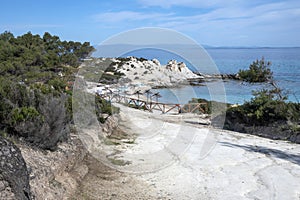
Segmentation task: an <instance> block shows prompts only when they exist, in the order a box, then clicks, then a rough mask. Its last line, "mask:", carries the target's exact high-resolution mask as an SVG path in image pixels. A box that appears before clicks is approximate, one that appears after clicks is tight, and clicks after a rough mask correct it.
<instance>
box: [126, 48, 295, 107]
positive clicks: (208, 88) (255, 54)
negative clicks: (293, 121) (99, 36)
mask: <svg viewBox="0 0 300 200" xmlns="http://www.w3.org/2000/svg"><path fill="white" fill-rule="evenodd" d="M206 51H207V53H208V55H209V56H210V57H211V58H212V60H213V62H214V63H215V64H216V66H217V68H218V70H219V72H220V73H225V74H226V73H237V72H238V70H239V69H246V68H248V67H249V65H250V64H251V63H252V62H253V61H254V60H256V59H260V58H262V57H264V58H265V60H267V61H271V62H272V66H271V69H272V71H273V73H274V74H273V75H274V79H275V80H276V82H277V84H278V85H279V86H280V87H281V88H283V89H284V90H285V92H286V93H287V95H288V97H289V100H290V101H293V102H298V100H300V48H240V49H237V48H232V49H230V48H209V49H206ZM191 52H192V50H191ZM128 55H132V56H137V57H144V58H147V59H153V58H157V59H158V60H159V61H160V62H161V63H162V64H166V63H167V62H168V61H169V60H170V59H176V60H178V61H184V62H185V63H187V66H188V67H189V68H190V69H192V70H194V71H199V72H202V73H206V74H213V73H215V69H211V68H207V67H205V66H193V65H191V64H190V62H189V61H186V60H185V59H183V58H182V57H180V56H179V55H175V54H173V53H169V52H165V51H162V50H155V49H143V50H138V51H133V52H130V53H128V54H126V56H128ZM193 59H195V60H196V59H197V56H196V55H195V56H194V58H193ZM222 86H223V84H222V83H221V82H210V83H206V85H205V86H184V87H181V88H176V89H159V90H157V91H159V92H160V93H161V94H162V98H161V99H160V101H162V102H166V103H168V102H173V103H174V102H179V103H186V102H187V101H188V100H190V99H191V98H192V97H199V98H205V99H211V100H218V99H224V98H225V100H226V102H228V103H239V104H241V103H243V102H244V101H245V100H250V99H251V97H252V91H253V90H256V89H260V88H266V87H268V85H266V84H247V83H242V82H239V81H226V82H224V88H225V96H224V93H223V92H220V93H218V91H215V89H216V88H220V87H222Z"/></svg>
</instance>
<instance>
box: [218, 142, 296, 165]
mask: <svg viewBox="0 0 300 200" xmlns="http://www.w3.org/2000/svg"><path fill="white" fill-rule="evenodd" d="M219 143H220V144H221V145H223V146H227V147H232V148H234V147H238V148H242V149H244V150H246V151H250V152H256V153H261V154H264V155H266V156H272V157H276V158H280V159H284V160H287V161H289V162H291V163H294V164H297V165H300V153H299V154H292V153H287V152H284V151H281V150H278V149H270V148H266V147H262V146H256V145H239V144H233V143H230V142H219Z"/></svg>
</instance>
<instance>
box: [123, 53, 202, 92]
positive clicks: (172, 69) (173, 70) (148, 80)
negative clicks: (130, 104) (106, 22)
mask: <svg viewBox="0 0 300 200" xmlns="http://www.w3.org/2000/svg"><path fill="white" fill-rule="evenodd" d="M118 71H119V72H121V73H124V74H125V76H124V77H123V78H128V79H130V81H131V83H132V84H136V85H149V86H152V87H153V86H154V87H155V86H167V87H170V86H176V85H178V84H185V83H188V79H196V78H202V77H201V76H199V75H196V74H195V73H193V72H192V71H191V70H190V69H188V68H187V67H186V65H185V64H184V63H183V62H179V63H178V62H177V61H176V60H171V61H169V62H168V64H167V65H161V64H160V62H159V61H158V60H157V59H153V60H145V61H141V60H138V59H137V58H134V57H130V60H129V61H127V62H123V64H122V65H119V66H118Z"/></svg>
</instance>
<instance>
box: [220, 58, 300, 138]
mask: <svg viewBox="0 0 300 200" xmlns="http://www.w3.org/2000/svg"><path fill="white" fill-rule="evenodd" d="M270 65H271V63H270V62H267V64H266V63H265V62H264V60H263V59H262V60H261V61H255V62H254V63H253V64H252V65H251V66H250V71H248V72H245V73H248V75H247V79H246V80H247V81H250V82H258V81H268V82H269V83H270V88H265V89H262V90H258V91H253V98H252V99H251V100H250V101H246V102H245V103H244V104H243V105H241V106H237V107H232V108H229V109H228V110H227V111H226V120H225V124H224V128H226V129H229V130H235V131H240V132H247V133H254V134H261V135H263V136H266V137H270V138H274V139H287V140H290V141H293V142H298V143H300V127H299V124H300V104H299V103H293V102H288V101H287V96H286V95H284V94H283V90H282V89H281V88H279V87H278V86H277V85H276V83H275V81H274V80H273V77H272V72H271V70H270V68H269V67H270ZM240 72H241V71H240ZM254 72H259V73H256V74H255V73H254ZM257 132H260V133H257Z"/></svg>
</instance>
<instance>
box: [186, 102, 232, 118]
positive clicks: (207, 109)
mask: <svg viewBox="0 0 300 200" xmlns="http://www.w3.org/2000/svg"><path fill="white" fill-rule="evenodd" d="M188 103H189V104H191V105H192V104H193V103H203V104H202V105H200V108H201V110H203V111H204V114H212V113H213V112H216V113H218V112H219V111H220V110H224V107H228V106H229V104H225V103H221V102H217V101H208V100H206V99H201V98H192V100H190V101H189V102H188ZM187 107H188V105H184V107H183V109H182V112H184V110H187ZM191 109H193V107H191ZM195 112H198V113H200V110H199V109H197V110H195Z"/></svg>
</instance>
